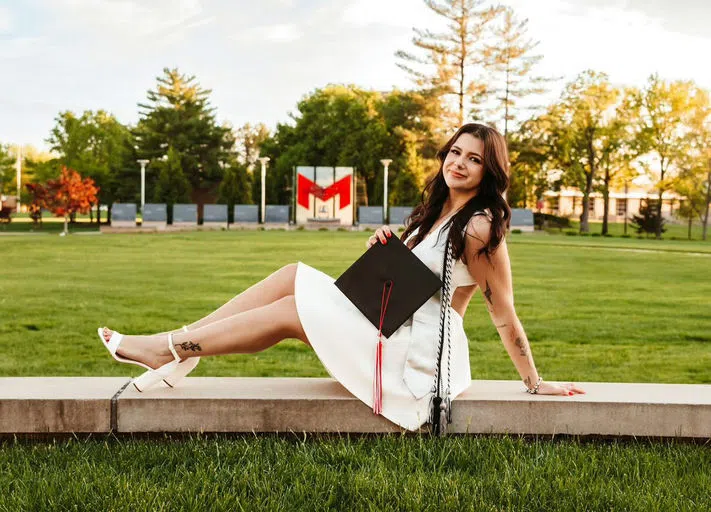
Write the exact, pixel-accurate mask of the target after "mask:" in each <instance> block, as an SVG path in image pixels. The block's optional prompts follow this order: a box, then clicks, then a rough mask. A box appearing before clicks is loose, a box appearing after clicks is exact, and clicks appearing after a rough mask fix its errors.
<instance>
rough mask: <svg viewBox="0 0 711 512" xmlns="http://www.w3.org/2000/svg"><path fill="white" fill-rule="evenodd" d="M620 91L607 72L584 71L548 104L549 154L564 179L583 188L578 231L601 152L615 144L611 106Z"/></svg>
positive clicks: (585, 220)
mask: <svg viewBox="0 0 711 512" xmlns="http://www.w3.org/2000/svg"><path fill="white" fill-rule="evenodd" d="M619 96H620V91H619V90H618V89H616V88H614V87H612V86H611V85H610V83H609V81H608V78H607V75H606V74H604V73H598V72H594V71H586V72H584V73H582V74H581V75H579V76H578V77H577V78H576V79H575V80H574V81H573V82H571V83H570V84H568V85H567V86H566V88H565V90H564V92H563V95H562V98H561V101H560V102H559V103H557V104H556V105H554V106H553V107H551V110H550V115H551V117H552V118H553V121H552V124H551V128H552V131H553V136H552V143H553V145H552V152H551V156H552V158H553V159H554V161H555V162H556V163H557V164H558V166H559V167H560V168H561V169H563V171H564V174H563V180H562V181H563V183H564V184H570V185H573V186H575V187H577V188H578V189H580V190H582V191H583V213H582V215H581V218H580V232H581V233H587V232H589V230H590V228H589V225H588V215H589V204H588V203H589V201H588V198H589V197H590V193H591V192H592V189H593V183H594V181H595V179H596V178H597V176H598V173H599V170H600V163H601V160H602V159H603V157H604V155H605V154H606V153H608V152H609V151H611V147H612V145H613V144H614V137H615V135H614V130H613V129H612V125H613V115H614V106H615V104H616V103H617V101H618V98H619Z"/></svg>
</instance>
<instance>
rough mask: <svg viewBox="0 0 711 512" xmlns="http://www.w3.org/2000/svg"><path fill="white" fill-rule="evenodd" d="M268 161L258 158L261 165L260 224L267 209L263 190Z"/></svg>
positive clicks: (263, 157)
mask: <svg viewBox="0 0 711 512" xmlns="http://www.w3.org/2000/svg"><path fill="white" fill-rule="evenodd" d="M268 161H269V157H268V156H262V157H259V163H261V164H262V203H261V206H262V208H261V212H260V213H261V214H260V219H261V223H262V224H264V219H265V211H266V209H267V205H266V190H265V188H264V180H265V179H266V177H267V162H268Z"/></svg>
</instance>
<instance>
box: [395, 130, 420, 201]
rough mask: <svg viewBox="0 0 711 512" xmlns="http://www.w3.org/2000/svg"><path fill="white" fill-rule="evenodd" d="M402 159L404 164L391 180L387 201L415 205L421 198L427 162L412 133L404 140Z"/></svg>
mask: <svg viewBox="0 0 711 512" xmlns="http://www.w3.org/2000/svg"><path fill="white" fill-rule="evenodd" d="M402 160H403V163H404V165H403V168H402V169H401V170H400V172H398V173H397V175H396V178H395V180H393V188H392V194H391V195H390V196H389V197H388V202H389V203H390V204H394V205H398V206H416V205H417V204H418V203H419V202H420V200H421V199H422V189H423V188H424V184H425V177H426V174H427V171H426V170H427V167H428V162H427V161H426V160H425V159H424V158H423V157H422V156H421V155H420V154H419V152H418V144H417V141H416V139H415V137H414V136H413V135H410V134H408V136H407V138H406V140H405V154H404V155H403V159H402Z"/></svg>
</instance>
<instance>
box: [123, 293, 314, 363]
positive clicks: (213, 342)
mask: <svg viewBox="0 0 711 512" xmlns="http://www.w3.org/2000/svg"><path fill="white" fill-rule="evenodd" d="M109 336H110V331H109ZM288 338H295V339H298V340H301V341H303V342H304V343H306V344H307V345H310V344H309V342H308V339H307V338H306V333H304V330H303V327H302V326H301V321H300V320H299V315H298V313H297V311H296V302H295V300H294V296H293V295H287V296H286V297H282V298H281V299H278V300H276V301H274V302H272V303H271V304H267V305H265V306H260V307H256V308H252V309H250V310H247V311H243V312H241V313H237V314H235V315H232V316H228V317H226V318H222V319H220V320H216V321H214V322H212V323H210V324H207V325H205V326H203V327H198V328H197V329H195V330H193V331H190V332H179V333H176V334H174V335H173V346H174V347H175V350H176V352H177V353H178V355H179V356H180V357H181V358H187V357H193V356H200V357H203V356H214V355H219V354H245V353H252V352H259V351H261V350H265V349H267V348H269V347H271V346H272V345H275V344H277V343H279V342H280V341H282V340H284V339H288ZM118 353H119V355H121V356H123V357H126V358H128V359H133V360H135V361H141V362H143V363H145V364H147V365H148V366H150V367H151V368H157V367H159V366H162V365H163V364H165V363H167V362H170V361H171V360H172V359H173V356H172V355H171V353H170V350H169V349H168V345H167V335H153V336H125V337H124V339H123V340H122V342H121V345H120V347H119V350H118Z"/></svg>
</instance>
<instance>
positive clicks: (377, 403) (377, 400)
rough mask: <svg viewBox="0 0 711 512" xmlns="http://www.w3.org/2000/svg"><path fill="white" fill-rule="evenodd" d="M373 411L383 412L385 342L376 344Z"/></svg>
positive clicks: (380, 341)
mask: <svg viewBox="0 0 711 512" xmlns="http://www.w3.org/2000/svg"><path fill="white" fill-rule="evenodd" d="M373 384H374V385H373V413H374V414H382V413H383V342H382V340H378V344H377V345H376V346H375V378H374V379H373Z"/></svg>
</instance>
